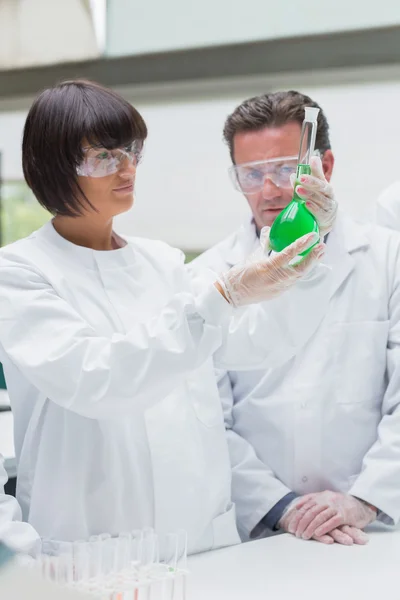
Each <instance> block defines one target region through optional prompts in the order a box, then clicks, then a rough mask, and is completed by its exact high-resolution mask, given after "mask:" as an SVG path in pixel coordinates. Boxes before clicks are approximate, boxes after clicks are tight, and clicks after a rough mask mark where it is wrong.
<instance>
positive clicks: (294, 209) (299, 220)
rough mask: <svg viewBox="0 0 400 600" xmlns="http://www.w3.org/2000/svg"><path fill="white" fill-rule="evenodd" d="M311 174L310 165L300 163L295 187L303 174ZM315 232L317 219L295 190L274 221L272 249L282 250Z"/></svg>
mask: <svg viewBox="0 0 400 600" xmlns="http://www.w3.org/2000/svg"><path fill="white" fill-rule="evenodd" d="M310 174H311V168H310V165H298V166H297V174H296V184H295V187H296V186H297V185H299V184H300V182H299V181H298V179H299V177H301V175H310ZM300 185H301V184H300ZM313 232H316V233H318V234H319V229H318V224H317V221H316V220H315V217H314V216H313V215H312V214H311V213H310V211H309V210H308V209H307V207H306V205H305V201H304V200H303V199H302V198H300V197H299V196H298V195H297V194H296V192H294V194H293V199H292V201H291V203H290V204H288V206H287V207H286V208H285V209H283V211H282V212H280V213H279V215H278V216H277V217H276V219H275V221H274V222H273V223H272V227H271V231H270V234H269V240H270V246H271V249H272V250H273V251H274V252H281V251H282V250H284V249H285V248H286V247H287V246H290V244H292V243H293V242H295V241H296V240H298V239H299V238H301V237H302V236H303V235H306V234H307V233H313ZM317 243H318V241H317V242H316V243H315V244H314V245H313V246H312V247H311V248H309V249H308V250H306V251H305V252H302V253H301V254H300V256H306V255H307V254H308V253H309V252H310V251H311V249H312V248H313V247H314V246H315V245H316V244H317Z"/></svg>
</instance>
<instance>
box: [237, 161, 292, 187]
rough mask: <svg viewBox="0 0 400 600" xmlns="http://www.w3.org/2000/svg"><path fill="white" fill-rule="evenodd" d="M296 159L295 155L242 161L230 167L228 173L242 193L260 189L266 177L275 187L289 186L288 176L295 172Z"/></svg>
mask: <svg viewBox="0 0 400 600" xmlns="http://www.w3.org/2000/svg"><path fill="white" fill-rule="evenodd" d="M297 161H298V157H297V155H296V156H280V157H279V158H272V159H270V160H257V161H254V162H249V163H242V164H240V165H233V166H232V167H230V169H229V175H230V178H231V180H232V183H233V185H234V186H235V188H236V189H237V190H239V191H240V192H243V193H244V194H255V193H257V192H259V191H260V190H262V188H263V187H264V183H265V181H266V179H270V180H271V181H272V183H273V184H274V185H276V186H277V187H290V176H291V175H292V174H293V173H296V169H297Z"/></svg>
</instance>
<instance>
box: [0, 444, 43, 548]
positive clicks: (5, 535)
mask: <svg viewBox="0 0 400 600" xmlns="http://www.w3.org/2000/svg"><path fill="white" fill-rule="evenodd" d="M3 462H4V461H3V457H2V456H1V454H0V542H3V543H4V544H6V546H8V547H9V548H12V549H13V550H15V551H17V552H31V551H33V550H34V548H35V545H36V544H37V543H38V541H39V535H38V533H36V531H35V530H34V529H33V527H32V526H31V525H29V523H24V522H23V521H22V513H21V508H20V506H19V504H18V502H17V500H16V499H15V498H14V497H13V496H8V495H7V494H5V493H4V486H5V484H6V483H7V473H6V470H5V468H4V464H3Z"/></svg>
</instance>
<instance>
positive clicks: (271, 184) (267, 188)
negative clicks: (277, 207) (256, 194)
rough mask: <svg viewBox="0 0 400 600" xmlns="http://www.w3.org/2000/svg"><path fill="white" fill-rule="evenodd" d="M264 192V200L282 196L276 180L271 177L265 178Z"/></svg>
mask: <svg viewBox="0 0 400 600" xmlns="http://www.w3.org/2000/svg"><path fill="white" fill-rule="evenodd" d="M262 192H263V197H264V198H276V197H277V196H278V197H279V196H281V195H282V190H281V188H280V186H279V185H278V184H277V183H276V182H275V181H274V178H273V177H272V176H271V175H266V176H265V177H264V184H263V189H262Z"/></svg>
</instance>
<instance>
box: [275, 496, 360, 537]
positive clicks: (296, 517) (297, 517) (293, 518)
mask: <svg viewBox="0 0 400 600" xmlns="http://www.w3.org/2000/svg"><path fill="white" fill-rule="evenodd" d="M314 495H315V496H316V495H318V494H308V495H307V496H303V497H301V498H296V499H295V500H293V502H291V503H290V504H289V505H288V506H287V507H286V510H285V512H284V513H283V515H282V517H281V520H280V521H279V527H280V528H281V529H283V530H284V531H286V532H288V533H292V534H296V535H297V532H296V529H295V528H294V524H295V523H297V522H299V521H301V519H302V518H303V516H304V512H303V511H302V508H303V502H304V500H305V499H306V498H308V497H309V496H314ZM307 503H308V501H306V504H307ZM304 506H305V505H304ZM297 537H301V536H300V535H298V536H297ZM311 538H312V539H314V540H316V541H318V542H322V543H323V544H333V543H335V542H336V543H338V544H342V545H345V546H352V545H353V544H360V545H363V544H367V543H368V539H369V538H368V536H367V535H366V534H365V533H364V532H363V531H362V530H361V529H359V528H358V527H352V526H350V525H342V526H340V527H334V528H333V529H331V530H329V531H328V532H327V533H324V534H321V535H312V536H311V537H307V538H304V539H311Z"/></svg>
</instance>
